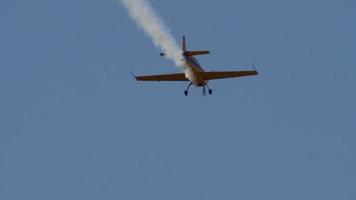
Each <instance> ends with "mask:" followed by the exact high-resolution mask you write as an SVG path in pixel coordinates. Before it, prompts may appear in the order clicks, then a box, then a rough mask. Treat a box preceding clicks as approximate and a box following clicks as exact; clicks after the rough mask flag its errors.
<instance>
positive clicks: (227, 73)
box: [201, 70, 258, 80]
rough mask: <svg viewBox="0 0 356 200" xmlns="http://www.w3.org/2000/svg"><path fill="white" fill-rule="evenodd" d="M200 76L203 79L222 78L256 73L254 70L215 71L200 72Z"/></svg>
mask: <svg viewBox="0 0 356 200" xmlns="http://www.w3.org/2000/svg"><path fill="white" fill-rule="evenodd" d="M201 74H202V76H203V77H204V79H205V80H213V79H222V78H234V77H241V76H252V75H257V74H258V72H257V71H256V70H250V71H217V72H214V71H212V72H202V73H201Z"/></svg>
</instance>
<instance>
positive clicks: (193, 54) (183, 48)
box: [182, 36, 210, 56]
mask: <svg viewBox="0 0 356 200" xmlns="http://www.w3.org/2000/svg"><path fill="white" fill-rule="evenodd" d="M182 50H183V54H184V55H186V56H195V55H203V54H209V53H210V52H209V51H187V45H186V41H185V36H183V39H182Z"/></svg>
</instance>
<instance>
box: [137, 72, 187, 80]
mask: <svg viewBox="0 0 356 200" xmlns="http://www.w3.org/2000/svg"><path fill="white" fill-rule="evenodd" d="M134 77H135V79H136V80H138V81H188V79H187V78H186V77H185V74H184V73H177V74H159V75H149V76H134Z"/></svg>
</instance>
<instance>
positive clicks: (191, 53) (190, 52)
mask: <svg viewBox="0 0 356 200" xmlns="http://www.w3.org/2000/svg"><path fill="white" fill-rule="evenodd" d="M209 53H210V52H209V51H185V52H184V55H186V56H196V55H203V54H209Z"/></svg>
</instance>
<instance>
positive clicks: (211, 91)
mask: <svg viewBox="0 0 356 200" xmlns="http://www.w3.org/2000/svg"><path fill="white" fill-rule="evenodd" d="M205 87H207V88H208V93H209V95H211V94H213V90H212V89H210V88H209V85H204V86H203V94H204V95H205V93H206V92H205Z"/></svg>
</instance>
